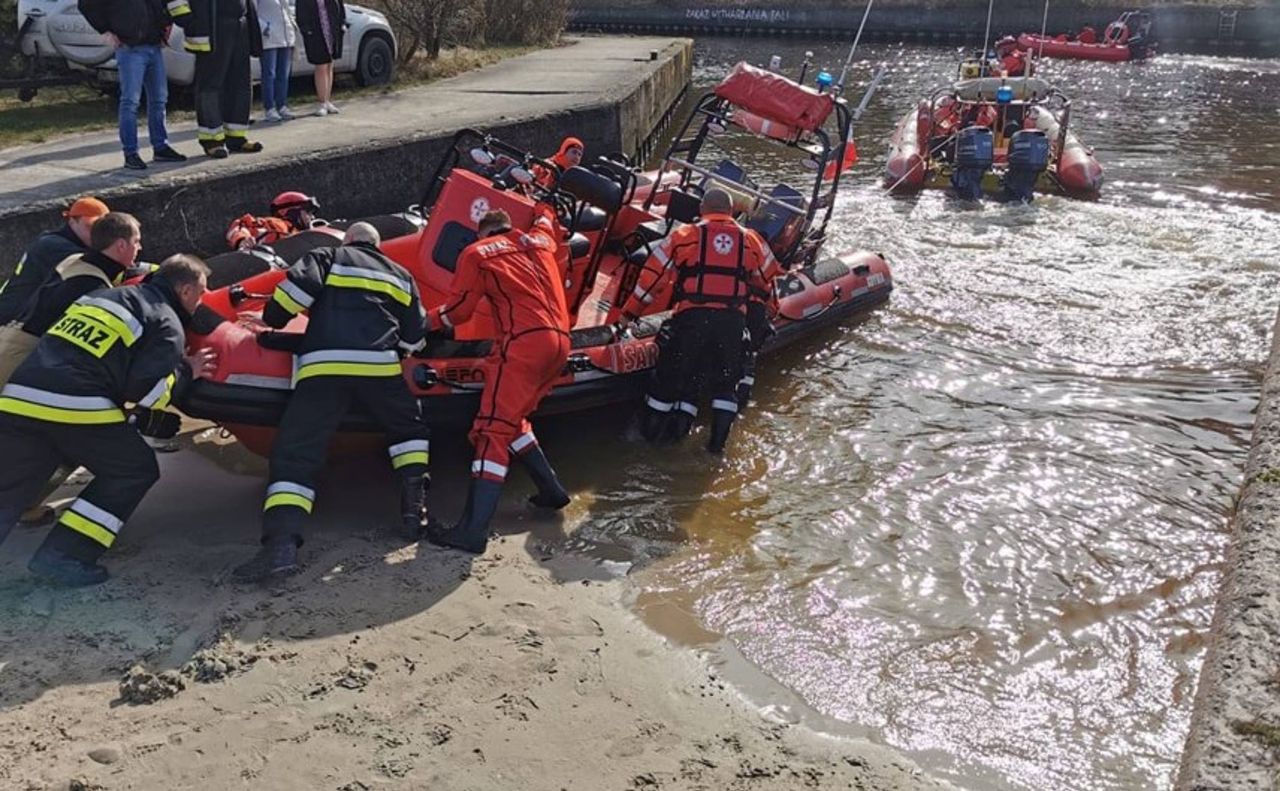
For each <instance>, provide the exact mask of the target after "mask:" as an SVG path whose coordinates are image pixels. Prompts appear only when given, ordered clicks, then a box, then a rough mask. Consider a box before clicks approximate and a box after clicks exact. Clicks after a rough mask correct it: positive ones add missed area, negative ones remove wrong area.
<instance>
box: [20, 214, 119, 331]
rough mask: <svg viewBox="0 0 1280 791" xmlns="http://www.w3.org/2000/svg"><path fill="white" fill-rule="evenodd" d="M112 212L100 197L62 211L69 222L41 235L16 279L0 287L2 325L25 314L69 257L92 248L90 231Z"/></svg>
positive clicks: (25, 258)
mask: <svg viewBox="0 0 1280 791" xmlns="http://www.w3.org/2000/svg"><path fill="white" fill-rule="evenodd" d="M108 211H110V210H109V209H108V208H107V204H105V203H103V202H102V201H100V200H98V199H97V198H80V199H79V200H77V201H76V202H75V203H73V204H71V208H69V209H67V210H66V211H65V212H63V215H62V216H63V217H66V218H67V222H66V224H65V225H63V226H62V227H61V228H59V229H57V230H56V231H49V232H48V233H42V234H40V238H38V239H36V240H35V241H34V242H32V243H31V246H30V247H28V248H27V250H26V252H25V253H23V256H22V258H21V259H19V260H18V266H17V267H16V268H15V269H14V271H13V277H11V278H9V279H8V280H7V281H5V283H4V285H0V326H3V325H5V324H8V323H9V322H11V321H13V320H14V319H16V318H18V316H20V315H21V314H22V311H23V309H24V308H26V306H27V300H29V299H31V295H32V294H34V293H35V292H36V289H38V288H40V284H41V283H43V282H44V281H45V278H47V277H48V276H49V273H50V272H52V271H53V268H54V267H55V266H57V265H58V263H59V262H61V261H62V260H63V259H65V258H66V257H67V256H69V255H75V254H76V253H83V252H84V251H85V250H87V249H89V230H90V229H91V228H93V224H94V223H95V222H97V221H98V218H100V217H103V216H105V215H106V214H107V212H108Z"/></svg>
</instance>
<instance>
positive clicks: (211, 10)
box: [169, 0, 262, 58]
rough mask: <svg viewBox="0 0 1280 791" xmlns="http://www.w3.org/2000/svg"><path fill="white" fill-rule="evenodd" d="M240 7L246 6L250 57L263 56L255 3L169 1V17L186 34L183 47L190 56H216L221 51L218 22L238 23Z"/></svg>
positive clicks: (246, 0)
mask: <svg viewBox="0 0 1280 791" xmlns="http://www.w3.org/2000/svg"><path fill="white" fill-rule="evenodd" d="M241 3H243V4H244V14H243V16H244V19H245V28H246V29H247V30H248V31H249V55H250V56H251V57H255V58H256V57H259V56H261V55H262V35H261V32H260V28H259V26H258V9H257V6H255V5H254V0H170V2H169V13H170V14H172V15H173V21H174V22H175V23H176V24H177V25H178V26H179V27H181V28H182V32H183V34H184V38H185V41H184V42H183V45H182V46H183V47H184V48H185V49H186V50H187V52H196V53H200V52H213V51H214V50H215V49H217V48H218V41H217V32H216V31H217V29H218V26H217V24H215V22H216V21H217V20H219V19H239V18H240V16H241V13H240V8H241ZM183 9H185V10H183Z"/></svg>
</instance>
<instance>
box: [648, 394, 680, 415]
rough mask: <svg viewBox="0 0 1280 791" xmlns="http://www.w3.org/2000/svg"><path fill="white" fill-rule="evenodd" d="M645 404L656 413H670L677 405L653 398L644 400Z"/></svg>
mask: <svg viewBox="0 0 1280 791" xmlns="http://www.w3.org/2000/svg"><path fill="white" fill-rule="evenodd" d="M644 403H645V404H646V405H647V406H648V407H649V408H650V409H652V410H653V411H654V412H670V411H671V410H673V409H675V408H676V405H675V404H673V403H671V402H670V401H659V400H658V399H656V398H654V397H653V396H647V397H646V398H645V399H644Z"/></svg>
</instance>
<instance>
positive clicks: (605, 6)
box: [570, 0, 1280, 56]
mask: <svg viewBox="0 0 1280 791" xmlns="http://www.w3.org/2000/svg"><path fill="white" fill-rule="evenodd" d="M1135 5H1137V6H1144V5H1149V6H1150V8H1149V10H1150V11H1151V14H1152V18H1153V19H1154V22H1155V33H1156V38H1157V40H1158V41H1159V43H1160V50H1161V51H1163V52H1199V51H1205V52H1221V53H1228V54H1238V55H1261V56H1276V55H1280V9H1278V8H1277V7H1276V5H1275V3H1274V2H1259V3H1258V4H1256V5H1253V6H1239V7H1230V8H1217V7H1214V6H1206V5H1192V4H1177V5H1174V4H1171V5H1151V4H1147V3H1137V4H1116V5H1088V4H1084V3H1080V2H1068V3H1058V2H1055V3H1050V6H1049V23H1048V30H1049V32H1050V33H1058V32H1064V31H1073V32H1074V31H1077V30H1079V29H1080V28H1082V27H1084V26H1085V25H1092V26H1093V27H1094V28H1095V29H1097V30H1098V31H1100V32H1101V31H1102V30H1103V29H1104V28H1105V27H1106V25H1107V23H1108V22H1110V21H1112V20H1114V19H1115V18H1117V17H1118V16H1119V15H1120V14H1121V13H1123V12H1124V11H1127V10H1129V9H1130V8H1133V7H1134V6H1135ZM1043 13H1044V6H1043V5H1042V4H1041V3H1039V2H1020V3H1016V4H1009V3H1005V4H999V5H997V7H996V17H995V19H994V20H993V23H992V32H993V34H995V35H999V34H1002V33H1009V34H1014V35H1016V34H1018V33H1020V32H1026V31H1032V32H1036V31H1039V30H1040V26H1041V23H1042V20H1043ZM862 14H863V5H862V4H861V3H843V4H838V3H832V2H829V1H828V2H822V1H821V0H818V1H817V2H808V1H806V0H801V2H794V3H758V2H744V3H738V4H733V3H729V4H714V3H691V4H689V5H686V6H682V7H679V8H674V7H671V6H670V5H669V4H667V5H659V4H656V3H655V4H651V5H637V4H631V5H627V6H624V7H619V6H618V5H616V4H611V3H607V2H603V1H602V0H579V2H576V3H574V7H573V9H572V10H571V11H570V26H571V28H573V29H576V30H594V31H606V32H629V33H677V34H681V35H764V36H806V37H815V38H816V37H827V38H829V37H837V38H852V37H853V35H854V33H855V32H856V31H857V30H858V25H859V23H861V21H862ZM986 21H987V5H986V3H983V2H967V1H966V2H963V3H933V2H920V3H917V4H910V3H895V4H890V5H876V6H874V7H873V8H872V10H871V14H870V16H869V17H868V18H867V27H866V30H865V32H864V37H866V38H867V39H870V40H875V41H912V42H923V43H977V42H981V41H982V36H983V33H984V32H985V29H986Z"/></svg>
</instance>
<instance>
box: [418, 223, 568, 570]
mask: <svg viewBox="0 0 1280 791" xmlns="http://www.w3.org/2000/svg"><path fill="white" fill-rule="evenodd" d="M478 232H479V237H480V238H479V239H477V240H476V241H475V242H473V243H472V244H471V245H470V246H468V247H467V248H466V249H465V250H463V251H462V254H461V255H460V256H459V258H458V267H457V272H456V273H455V274H454V278H453V293H452V294H451V295H450V296H449V298H448V300H446V301H445V302H444V304H442V305H439V306H437V307H435V308H432V309H431V310H430V311H428V313H427V325H428V330H429V331H431V332H434V333H441V332H444V333H446V334H447V333H448V332H451V331H452V328H454V327H456V326H458V325H460V324H461V323H462V322H464V321H466V320H467V319H469V318H470V317H471V314H472V313H473V312H474V311H475V309H476V308H477V307H478V306H479V305H480V304H481V303H482V302H485V301H487V302H488V304H489V305H490V306H491V307H492V314H493V319H494V322H495V323H496V324H497V329H498V337H497V339H496V340H495V341H494V345H493V352H492V353H491V356H490V361H489V366H488V372H487V375H486V376H485V380H484V392H483V393H482V394H481V395H480V409H479V411H478V412H477V413H476V418H475V422H474V423H472V424H471V434H470V439H471V444H472V446H473V447H474V448H475V455H474V456H473V459H474V460H473V461H472V462H471V491H470V493H469V495H468V497H467V505H466V510H465V511H464V512H463V515H462V518H461V519H460V520H459V521H458V523H457V524H456V525H455V526H453V527H452V528H449V529H447V530H442V529H436V528H435V527H434V526H430V527H428V529H427V540H428V541H430V542H431V543H433V544H437V545H440V546H446V547H451V548H454V549H461V550H463V551H466V552H472V553H475V554H481V553H483V552H484V550H485V547H486V546H487V544H488V541H489V520H490V519H492V518H493V514H494V511H495V510H496V509H497V507H498V496H499V494H500V493H501V492H502V486H503V484H504V482H505V481H506V478H507V469H508V466H509V465H510V463H511V460H512V459H513V458H514V459H515V460H517V461H519V462H520V464H521V465H522V466H523V467H524V468H525V470H526V471H527V472H528V473H529V477H531V478H532V479H533V482H534V484H535V485H536V486H537V488H538V491H537V493H536V494H534V495H533V496H532V497H530V498H529V502H530V503H532V504H533V505H535V506H537V507H539V508H550V509H559V508H564V507H565V506H566V505H568V504H569V494H568V492H566V491H565V489H564V486H563V485H561V483H560V479H559V478H558V477H556V473H555V470H554V469H552V467H551V463H550V462H549V461H547V457H546V454H544V453H543V452H542V446H541V445H539V444H538V438H537V437H536V436H534V433H533V427H532V426H531V425H530V424H529V415H531V414H532V413H533V411H534V410H535V409H537V407H538V403H539V402H540V401H542V398H543V397H544V396H545V395H546V394H547V393H549V392H551V388H552V386H553V385H554V384H555V380H556V379H557V378H558V377H559V376H560V374H561V372H562V371H563V370H564V365H565V361H566V360H568V358H569V311H568V309H567V307H566V305H565V295H564V277H563V275H562V273H561V271H560V266H559V264H558V263H557V260H556V259H557V249H558V248H559V247H560V246H561V244H562V242H561V238H562V236H563V234H562V233H560V232H559V228H558V225H557V222H556V217H555V211H554V210H553V209H552V208H551V207H549V206H547V205H546V204H542V203H540V204H538V205H537V207H536V209H535V216H534V221H533V226H532V227H531V228H530V229H529V230H528V231H520V230H513V229H512V226H511V217H510V216H509V215H508V214H507V213H506V212H505V211H502V210H497V211H491V212H489V213H487V214H485V215H484V217H483V218H481V220H480V224H479V229H478Z"/></svg>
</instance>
